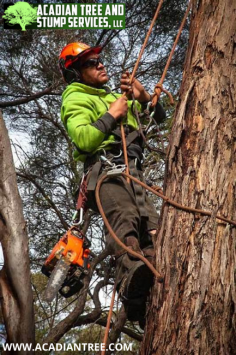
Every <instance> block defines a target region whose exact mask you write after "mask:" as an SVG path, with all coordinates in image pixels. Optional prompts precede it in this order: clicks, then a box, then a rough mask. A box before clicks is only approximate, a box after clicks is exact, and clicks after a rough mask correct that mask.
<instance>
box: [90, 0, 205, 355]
mask: <svg viewBox="0 0 236 355" xmlns="http://www.w3.org/2000/svg"><path fill="white" fill-rule="evenodd" d="M163 1H164V0H160V2H159V5H158V7H157V9H156V12H155V15H154V17H153V20H152V22H151V25H150V27H149V30H148V33H147V35H146V37H145V40H144V43H143V45H142V48H141V50H140V53H139V56H138V59H137V61H136V64H135V66H134V69H133V71H132V74H131V76H130V84H131V85H132V82H133V80H134V76H135V74H136V71H137V68H138V66H139V63H140V60H141V57H142V54H143V52H144V49H145V47H146V44H147V41H148V39H149V37H150V34H151V31H152V28H153V26H154V23H155V21H156V19H157V17H158V14H159V12H160V9H161V6H162V4H163ZM191 4H192V0H190V2H189V5H188V8H187V10H186V13H185V15H184V18H183V21H182V23H181V26H180V29H179V31H178V34H177V37H176V40H175V42H174V45H173V48H172V50H171V53H170V55H169V58H168V61H167V63H166V66H165V69H164V71H163V74H162V77H161V80H160V82H159V83H158V84H157V85H156V86H155V91H154V95H153V98H152V106H153V107H154V106H155V105H156V104H157V102H158V100H159V97H160V94H161V92H162V91H163V92H165V93H166V94H167V95H168V96H169V98H170V102H171V103H172V104H173V98H172V96H171V94H170V93H169V92H168V91H167V90H166V89H164V88H163V82H164V79H165V76H166V73H167V70H168V68H169V65H170V62H171V59H172V57H173V53H174V50H175V47H176V45H177V43H178V40H179V37H180V34H181V32H182V29H183V27H184V24H185V21H186V19H187V16H188V13H189V11H190V8H191ZM126 95H127V93H123V96H126ZM139 126H140V127H141V125H139ZM120 130H121V138H122V146H123V155H124V162H125V165H126V172H125V173H122V176H124V177H125V178H126V180H127V183H130V179H131V180H134V181H136V182H137V183H138V184H140V185H141V186H143V185H142V184H143V183H141V181H139V180H137V179H135V178H133V177H132V176H131V175H130V174H129V162H128V154H127V146H126V139H125V132H124V126H123V122H121V124H120ZM140 132H141V135H143V136H144V134H143V132H142V129H140ZM145 140H146V139H145ZM106 178H107V176H106V175H105V176H104V177H102V178H101V179H99V181H98V183H97V187H96V201H97V206H98V209H99V212H100V214H101V216H102V218H103V220H104V223H105V225H106V227H107V229H108V231H109V233H110V234H111V236H112V237H113V238H114V239H115V241H116V242H117V243H118V244H119V245H120V246H121V247H122V248H123V249H124V250H126V251H127V252H128V253H129V254H131V255H133V256H135V257H137V258H138V259H140V260H142V261H143V262H144V263H145V264H146V265H147V266H148V267H149V268H150V270H151V271H152V272H153V274H154V275H155V276H156V278H157V281H158V282H163V277H162V276H161V275H160V274H159V272H158V271H157V270H156V269H155V268H154V267H153V266H152V264H151V263H150V262H149V261H148V260H147V259H146V258H145V257H144V256H143V255H140V254H138V253H136V252H134V251H133V250H131V249H130V248H128V247H127V246H126V245H125V244H123V243H122V242H121V241H120V239H119V238H118V237H117V235H116V234H115V233H114V231H113V230H112V228H111V226H110V224H109V222H108V220H107V218H106V215H105V213H104V211H103V208H102V205H101V201H100V198H99V191H100V187H101V184H102V182H103V181H104V180H105V179H106ZM144 186H146V188H147V189H148V190H149V189H151V188H150V187H148V186H147V185H145V184H144ZM151 190H152V191H151V192H153V193H154V194H157V196H158V195H161V193H160V192H157V191H155V190H153V189H151ZM163 196H164V195H163ZM159 197H161V196H159ZM167 202H168V203H170V200H169V199H168V201H167ZM173 202H174V201H173ZM177 205H178V204H177ZM176 207H177V206H176ZM210 215H211V214H210ZM113 293H115V288H114V291H113ZM113 305H114V299H113V297H112V302H111V306H110V310H109V314H110V313H111V312H112V308H113ZM110 319H111V315H110V318H109V316H108V319H107V325H106V331H105V336H104V341H103V343H104V344H105V347H106V342H107V338H108V334H109V328H110ZM103 354H105V350H104V351H103V352H102V355H103Z"/></svg>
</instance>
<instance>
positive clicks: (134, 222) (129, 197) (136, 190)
mask: <svg viewBox="0 0 236 355" xmlns="http://www.w3.org/2000/svg"><path fill="white" fill-rule="evenodd" d="M101 51H102V47H99V46H96V47H89V46H88V45H86V44H84V43H80V42H77V43H70V44H68V45H67V46H65V47H64V48H63V49H62V51H61V54H60V58H59V66H60V70H61V72H62V75H63V78H64V80H65V81H66V82H67V83H68V84H69V85H68V86H67V88H66V89H65V91H64V92H63V95H62V98H63V102H62V108H61V117H62V121H63V124H64V126H65V128H66V130H67V131H68V134H69V136H70V137H71V139H72V141H73V143H74V144H75V146H76V151H75V154H74V158H75V159H76V160H77V161H81V162H84V172H85V174H87V173H88V174H87V175H86V176H87V183H88V192H87V207H88V208H91V209H93V210H95V211H97V207H96V201H95V193H94V190H95V187H96V182H97V180H98V178H99V176H100V175H101V174H104V170H105V169H106V167H107V162H110V163H114V164H124V158H123V153H122V144H121V132H120V129H119V123H120V121H121V120H122V121H123V123H124V127H125V134H126V144H127V151H128V158H129V170H130V173H131V175H133V176H135V177H138V178H139V179H141V180H142V158H143V154H142V153H143V147H142V139H141V137H140V135H139V131H138V124H137V120H136V117H135V115H134V113H133V110H132V101H131V100H129V99H127V97H128V98H131V94H132V92H133V95H134V97H135V99H136V105H137V107H138V111H139V112H141V111H142V110H143V109H144V108H145V107H146V105H147V103H148V102H149V101H150V99H151V95H150V94H149V93H148V92H147V91H146V90H145V89H144V87H143V86H142V85H141V83H140V82H139V81H138V80H137V79H134V81H133V83H132V87H131V85H130V82H129V74H128V73H127V72H126V73H124V74H122V77H121V90H122V92H125V93H126V96H122V94H118V93H114V92H112V91H111V89H110V88H109V87H108V86H106V84H107V82H108V80H109V79H108V75H107V72H106V69H105V66H104V64H103V60H102V57H101V56H100V54H101ZM154 118H155V120H156V121H157V122H158V123H160V122H162V121H163V120H164V119H165V112H164V110H163V108H162V106H161V105H160V104H159V103H158V104H157V106H156V110H155V115H154ZM104 157H105V158H104ZM101 158H102V159H101ZM100 198H101V203H102V206H103V209H104V211H105V214H106V216H107V219H108V221H109V223H110V225H111V227H112V228H113V230H114V231H115V233H116V234H117V236H118V237H119V238H120V240H122V241H123V242H124V243H125V244H126V245H127V246H128V247H130V248H132V249H133V250H134V251H137V252H139V253H141V254H143V255H144V256H146V257H147V258H148V259H149V260H150V261H152V262H153V256H154V250H153V244H152V237H154V235H155V233H156V226H157V220H158V215H157V213H156V210H155V208H154V206H153V205H152V203H151V202H150V200H149V198H148V197H147V195H146V193H145V191H144V190H143V189H142V188H140V186H139V185H137V184H133V183H130V184H129V183H128V182H127V181H126V180H125V179H124V178H123V177H118V176H116V177H112V178H109V179H107V180H105V182H104V183H103V185H102V187H101V192H100ZM106 240H107V247H108V248H109V250H110V252H111V254H112V255H114V257H115V259H116V285H117V290H118V291H119V294H120V296H121V299H122V301H123V303H124V305H125V308H126V311H127V317H128V319H129V320H131V321H139V323H140V325H141V326H142V327H143V325H144V319H145V304H146V300H147V295H148V292H149V289H150V286H151V285H152V282H153V275H152V273H151V271H150V270H149V269H148V267H147V266H146V265H145V264H144V263H143V262H142V261H140V260H137V259H134V258H133V257H131V256H130V255H129V254H127V253H126V252H124V250H122V249H121V248H120V247H119V246H118V245H117V244H116V242H115V241H114V240H113V238H112V237H111V236H110V235H109V234H108V233H107V232H106Z"/></svg>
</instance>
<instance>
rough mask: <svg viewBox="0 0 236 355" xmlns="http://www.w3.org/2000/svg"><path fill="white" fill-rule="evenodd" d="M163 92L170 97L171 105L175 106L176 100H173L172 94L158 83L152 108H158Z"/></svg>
mask: <svg viewBox="0 0 236 355" xmlns="http://www.w3.org/2000/svg"><path fill="white" fill-rule="evenodd" d="M162 92H164V93H165V94H166V95H167V96H168V97H169V99H170V104H171V105H174V100H173V96H172V95H171V93H170V92H169V91H168V90H166V89H165V88H164V87H163V85H162V83H157V84H156V85H155V89H154V94H153V97H152V105H151V106H152V107H155V106H156V104H157V103H158V100H159V98H160V96H161V93H162Z"/></svg>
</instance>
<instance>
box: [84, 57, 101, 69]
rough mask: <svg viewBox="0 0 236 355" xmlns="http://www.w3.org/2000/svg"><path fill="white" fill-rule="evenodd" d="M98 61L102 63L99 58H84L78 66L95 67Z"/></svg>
mask: <svg viewBox="0 0 236 355" xmlns="http://www.w3.org/2000/svg"><path fill="white" fill-rule="evenodd" d="M100 63H101V64H103V60H102V59H101V58H91V59H88V60H86V62H84V63H83V64H82V65H80V68H92V67H96V68H97V67H98V66H99V64H100Z"/></svg>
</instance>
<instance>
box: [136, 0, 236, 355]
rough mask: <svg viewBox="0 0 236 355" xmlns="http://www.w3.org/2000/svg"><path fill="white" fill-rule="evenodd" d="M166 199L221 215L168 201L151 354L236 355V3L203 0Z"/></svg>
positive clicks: (147, 349) (193, 29)
mask: <svg viewBox="0 0 236 355" xmlns="http://www.w3.org/2000/svg"><path fill="white" fill-rule="evenodd" d="M186 58H187V59H186V62H185V70H184V76H183V82H182V85H181V90H180V102H179V105H178V107H177V111H176V115H175V120H174V125H173V129H172V136H171V142H170V147H169V151H168V158H167V169H166V184H165V192H166V195H167V196H169V197H171V198H172V199H174V200H176V201H178V202H180V203H182V204H184V205H187V206H191V207H195V208H200V209H204V210H208V211H212V217H211V218H209V217H203V216H200V215H194V214H192V213H186V212H182V211H180V210H177V209H175V208H173V207H171V206H168V205H166V204H165V205H164V206H163V209H162V216H161V220H160V226H159V234H158V238H157V242H156V250H157V269H158V270H160V271H162V272H163V274H164V275H165V283H164V285H157V284H156V285H155V287H154V290H153V293H152V301H151V306H150V309H149V314H148V321H147V324H148V326H147V327H146V331H145V338H144V342H143V344H142V350H141V353H142V354H147V355H151V354H160V355H162V354H165V355H167V354H175V355H176V354H202V355H208V354H209V355H212V354H215V355H216V354H217V355H219V354H222V355H223V354H224V355H226V354H236V313H235V306H236V291H235V274H234V273H235V267H236V257H235V246H236V230H235V228H233V227H232V226H231V225H228V224H225V223H222V222H220V221H219V220H217V219H216V218H215V214H216V213H219V214H221V215H223V216H225V217H228V218H231V219H233V220H236V209H235V207H236V206H235V205H236V199H235V191H236V184H235V176H236V159H235V137H236V109H235V105H236V102H235V101H236V100H235V98H236V84H235V83H236V2H235V1H232V0H212V1H208V0H200V1H197V0H195V1H194V8H193V13H192V21H191V26H190V39H189V48H188V51H187V57H186Z"/></svg>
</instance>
